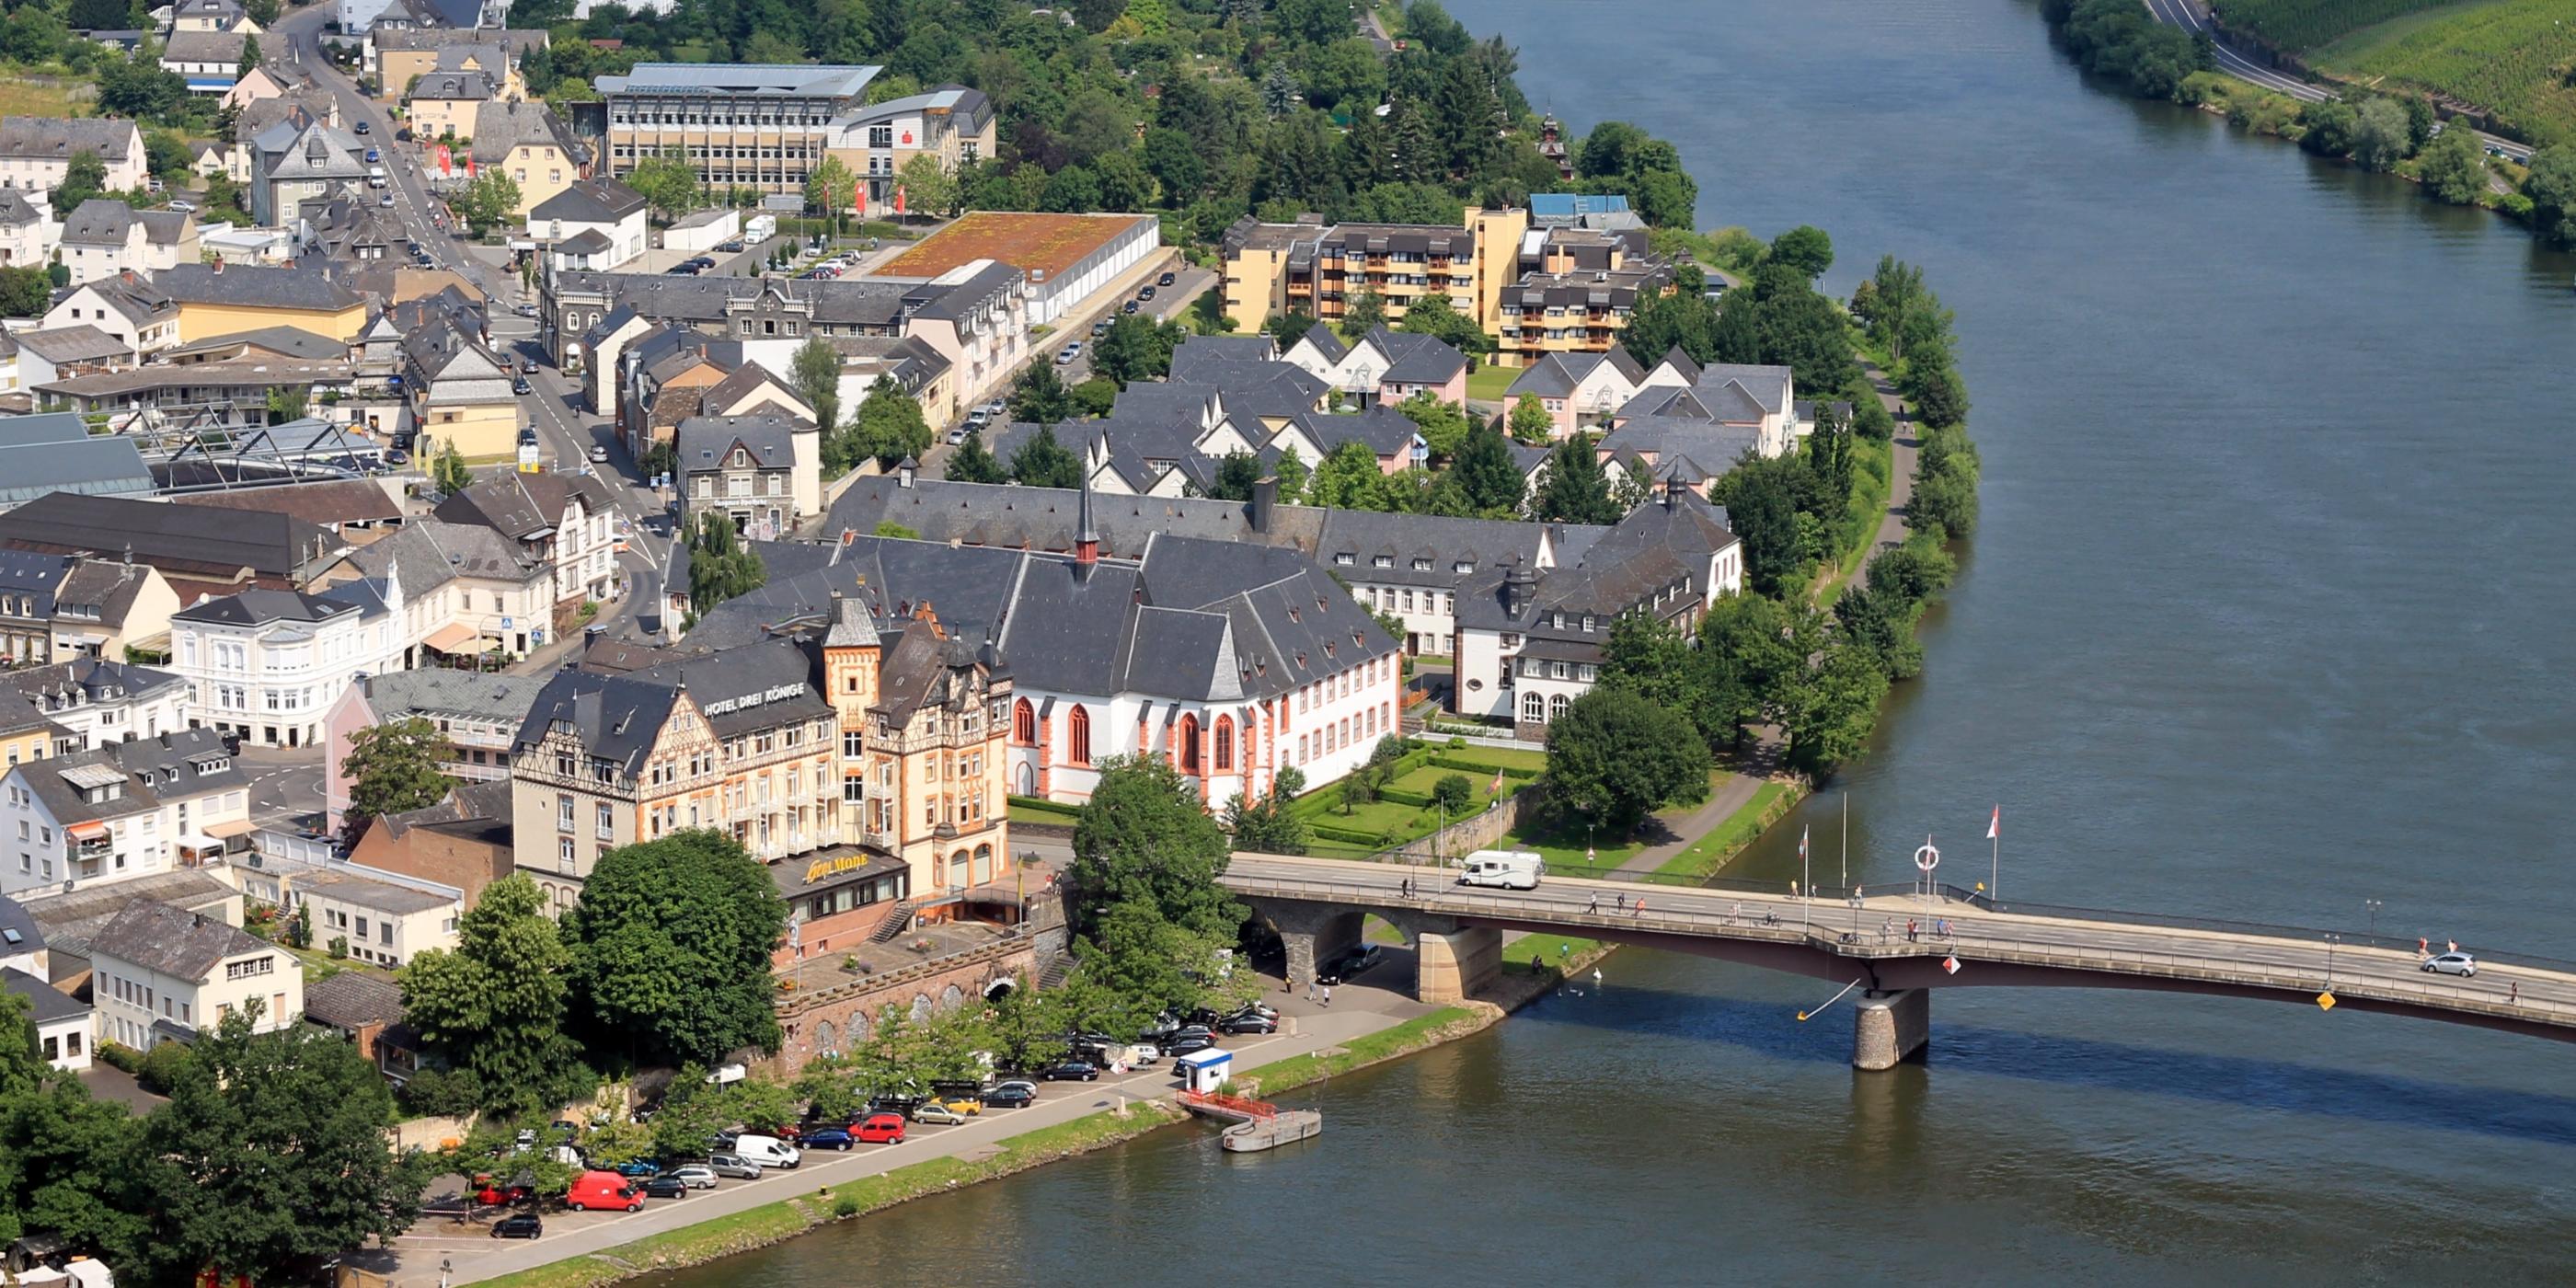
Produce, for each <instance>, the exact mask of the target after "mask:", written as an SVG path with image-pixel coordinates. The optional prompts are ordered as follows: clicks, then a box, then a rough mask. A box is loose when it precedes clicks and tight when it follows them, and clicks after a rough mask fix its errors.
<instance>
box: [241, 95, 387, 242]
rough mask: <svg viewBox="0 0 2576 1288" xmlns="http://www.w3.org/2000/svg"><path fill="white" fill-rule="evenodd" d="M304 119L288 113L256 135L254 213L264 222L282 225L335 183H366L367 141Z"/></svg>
mask: <svg viewBox="0 0 2576 1288" xmlns="http://www.w3.org/2000/svg"><path fill="white" fill-rule="evenodd" d="M301 117H302V114H301V113H298V114H296V115H292V116H289V117H287V118H286V119H284V120H281V121H279V122H278V123H277V124H275V125H272V126H270V127H268V128H267V129H266V130H263V131H261V132H260V133H259V134H257V135H254V136H252V139H251V144H250V147H251V156H250V167H251V183H250V213H251V217H252V218H254V219H256V220H258V221H259V222H261V223H263V224H282V223H283V222H284V221H285V220H287V219H288V218H290V217H292V215H293V214H294V212H295V211H297V210H299V209H301V208H302V207H303V205H304V203H305V202H307V201H310V200H312V199H313V198H315V197H319V196H322V195H324V194H326V193H328V192H329V191H330V190H331V188H332V186H333V185H334V184H340V185H346V186H348V187H350V188H358V187H363V186H364V185H365V184H366V182H367V160H366V156H367V142H366V140H364V139H361V138H359V137H358V136H357V135H354V134H350V133H347V132H346V131H343V130H339V129H336V128H334V127H332V126H330V125H328V124H325V123H323V122H322V121H319V120H312V121H306V120H303V119H301Z"/></svg>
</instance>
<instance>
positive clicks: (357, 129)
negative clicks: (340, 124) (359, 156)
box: [349, 121, 367, 134]
mask: <svg viewBox="0 0 2576 1288" xmlns="http://www.w3.org/2000/svg"><path fill="white" fill-rule="evenodd" d="M349 129H350V131H351V132H352V133H356V134H364V133H366V132H367V123H366V122H365V121H360V122H358V123H357V124H356V125H353V126H350V127H349Z"/></svg>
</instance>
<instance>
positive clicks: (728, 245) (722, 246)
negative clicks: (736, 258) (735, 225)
mask: <svg viewBox="0 0 2576 1288" xmlns="http://www.w3.org/2000/svg"><path fill="white" fill-rule="evenodd" d="M716 249H717V250H720V251H723V252H724V253H725V254H728V255H737V254H740V253H741V252H742V239H741V238H739V237H737V238H734V239H733V240H732V241H720V242H717V243H716Z"/></svg>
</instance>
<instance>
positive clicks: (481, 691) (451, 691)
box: [363, 667, 549, 727]
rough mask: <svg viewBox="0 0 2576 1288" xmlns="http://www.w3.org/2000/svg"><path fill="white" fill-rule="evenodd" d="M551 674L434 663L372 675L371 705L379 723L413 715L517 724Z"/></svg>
mask: <svg viewBox="0 0 2576 1288" xmlns="http://www.w3.org/2000/svg"><path fill="white" fill-rule="evenodd" d="M548 678H549V677H547V676H543V675H505V674H486V673H480V672H474V671H454V670H448V669H445V668H442V667H432V668H429V669H425V670H418V671H388V672H386V673H385V674H383V675H371V676H368V677H367V678H366V679H365V680H364V681H363V683H364V684H365V686H366V691H367V709H368V710H370V711H372V712H374V713H375V715H376V719H377V720H378V721H379V722H384V721H391V720H397V719H400V718H402V717H404V716H408V715H427V716H431V717H436V716H447V717H450V718H454V717H458V716H462V717H465V718H467V719H471V720H497V721H500V722H502V723H504V724H508V725H512V726H514V727H515V726H516V725H517V724H518V723H519V722H520V721H521V720H523V719H525V718H526V716H527V714H528V709H529V708H530V707H533V706H535V705H536V701H537V695H538V694H540V693H542V692H544V690H545V687H546V681H547V679H548Z"/></svg>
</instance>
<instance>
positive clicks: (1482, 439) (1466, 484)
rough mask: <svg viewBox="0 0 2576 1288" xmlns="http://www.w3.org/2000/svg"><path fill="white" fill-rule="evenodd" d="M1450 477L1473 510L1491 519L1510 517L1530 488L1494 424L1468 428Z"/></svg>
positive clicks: (1452, 465)
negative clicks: (1492, 425) (1523, 494)
mask: <svg viewBox="0 0 2576 1288" xmlns="http://www.w3.org/2000/svg"><path fill="white" fill-rule="evenodd" d="M1541 414H1542V415H1544V414H1545V413H1544V412H1542V413H1541ZM1449 477H1450V478H1451V479H1453V480H1455V481H1456V483H1457V485H1458V488H1459V490H1460V491H1461V492H1462V493H1464V494H1465V496H1466V499H1467V504H1468V506H1469V507H1470V508H1471V509H1473V510H1474V511H1475V512H1476V513H1478V514H1481V515H1485V516H1487V517H1491V518H1508V517H1510V516H1511V515H1512V514H1513V513H1514V512H1515V511H1517V510H1519V509H1520V504H1521V494H1522V493H1523V492H1525V491H1527V490H1528V487H1529V481H1528V480H1527V479H1524V478H1523V477H1521V467H1520V462H1519V461H1518V460H1517V459H1515V458H1514V457H1513V455H1512V449H1511V446H1510V445H1509V444H1507V443H1505V442H1504V441H1503V436H1502V435H1501V434H1499V433H1497V432H1495V431H1494V429H1493V428H1492V427H1490V426H1483V425H1480V426H1478V427H1476V428H1475V429H1473V430H1470V431H1468V433H1467V439H1466V441H1465V442H1463V443H1460V444H1459V445H1458V455H1457V457H1456V458H1455V459H1454V460H1452V461H1451V462H1450V464H1449Z"/></svg>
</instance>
